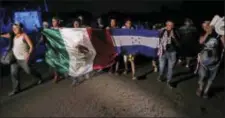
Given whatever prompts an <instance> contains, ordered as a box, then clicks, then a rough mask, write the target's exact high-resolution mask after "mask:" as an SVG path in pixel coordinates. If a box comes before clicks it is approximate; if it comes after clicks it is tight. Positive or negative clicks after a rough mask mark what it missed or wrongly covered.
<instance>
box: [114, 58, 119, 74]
mask: <svg viewBox="0 0 225 118" xmlns="http://www.w3.org/2000/svg"><path fill="white" fill-rule="evenodd" d="M119 65H120V62H119V60H117V61H116V67H115V75H119V74H118V70H119Z"/></svg>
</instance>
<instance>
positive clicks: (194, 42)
mask: <svg viewBox="0 0 225 118" xmlns="http://www.w3.org/2000/svg"><path fill="white" fill-rule="evenodd" d="M179 34H180V38H181V41H180V42H181V51H180V53H179V55H180V58H179V59H180V62H182V61H183V59H184V61H185V64H186V67H187V68H189V66H190V61H191V60H192V58H193V57H195V56H196V55H197V52H198V47H199V45H198V34H197V28H196V27H195V26H194V24H193V22H192V20H191V19H189V18H187V19H185V21H184V25H183V26H181V27H180V28H179ZM190 47H191V48H190ZM181 58H182V59H181Z"/></svg>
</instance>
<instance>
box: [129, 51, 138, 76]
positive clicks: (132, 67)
mask: <svg viewBox="0 0 225 118" xmlns="http://www.w3.org/2000/svg"><path fill="white" fill-rule="evenodd" d="M134 59H135V57H134V55H129V62H130V63H131V71H132V80H136V79H137V78H136V77H135V72H136V71H135V63H134Z"/></svg>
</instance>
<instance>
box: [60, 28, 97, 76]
mask: <svg viewBox="0 0 225 118" xmlns="http://www.w3.org/2000/svg"><path fill="white" fill-rule="evenodd" d="M60 33H61V35H62V38H63V40H64V42H65V46H66V50H67V52H68V54H69V58H70V60H69V75H71V76H73V77H77V76H81V75H84V74H86V73H88V72H90V71H92V70H93V62H94V59H95V56H96V52H95V49H94V47H93V46H92V44H91V42H90V39H89V35H88V32H87V30H86V29H85V28H82V29H73V28H63V29H60ZM78 45H82V46H84V47H86V48H87V49H88V50H89V52H88V53H87V54H83V53H80V51H79V50H78V48H77V46H78Z"/></svg>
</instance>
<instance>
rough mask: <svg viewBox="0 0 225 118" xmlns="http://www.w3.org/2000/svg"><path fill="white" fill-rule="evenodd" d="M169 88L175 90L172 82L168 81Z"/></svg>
mask: <svg viewBox="0 0 225 118" xmlns="http://www.w3.org/2000/svg"><path fill="white" fill-rule="evenodd" d="M167 86H168V87H169V88H170V89H172V88H173V85H172V84H171V82H170V81H167Z"/></svg>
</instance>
